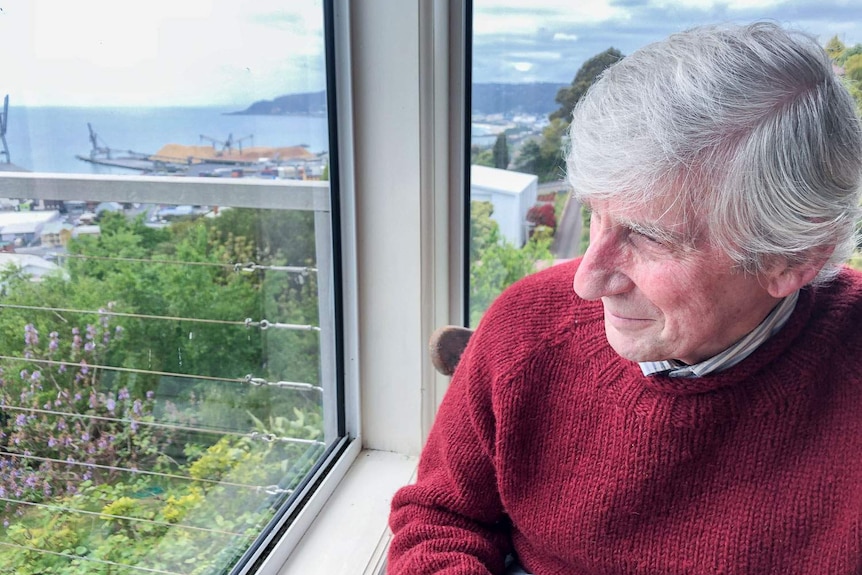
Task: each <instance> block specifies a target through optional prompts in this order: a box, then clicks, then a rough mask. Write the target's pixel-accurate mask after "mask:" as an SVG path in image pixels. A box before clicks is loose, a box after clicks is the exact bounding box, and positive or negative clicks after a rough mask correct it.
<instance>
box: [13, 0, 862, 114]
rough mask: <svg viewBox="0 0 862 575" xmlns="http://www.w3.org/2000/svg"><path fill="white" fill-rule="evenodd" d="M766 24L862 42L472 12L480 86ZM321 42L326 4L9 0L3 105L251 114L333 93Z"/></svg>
mask: <svg viewBox="0 0 862 575" xmlns="http://www.w3.org/2000/svg"><path fill="white" fill-rule="evenodd" d="M359 1H368V0H359ZM764 18H767V19H773V20H776V21H778V22H780V23H782V24H786V25H790V26H793V27H795V28H799V29H802V30H805V31H807V32H809V33H811V34H814V35H816V36H818V37H819V38H820V40H821V43H825V42H826V41H827V40H828V39H829V38H831V37H832V36H834V35H836V34H837V35H838V36H839V38H841V39H842V40H843V41H844V42H845V43H847V44H848V45H852V44H855V43H859V42H862V1H860V0H474V17H473V22H474V56H473V62H474V69H473V80H474V81H475V82H536V81H541V82H556V83H561V84H562V83H568V82H570V81H571V80H572V78H573V77H574V75H575V73H576V72H577V70H578V68H579V67H580V65H581V64H582V63H583V62H584V61H585V60H587V59H588V58H590V57H591V56H593V55H595V54H597V53H599V52H601V51H603V50H605V49H607V48H609V47H611V46H613V47H615V48H617V49H619V50H620V51H622V52H623V53H624V54H628V53H631V52H632V51H633V50H635V49H636V48H638V47H639V46H642V45H644V44H646V43H648V42H651V41H654V40H658V39H660V38H663V37H664V36H666V35H668V34H670V33H672V32H674V31H677V30H681V29H685V28H688V27H690V26H692V25H696V24H703V23H714V22H725V21H750V20H754V19H764ZM322 30H323V17H322V7H321V0H244V1H240V0H143V1H141V0H0V54H3V64H2V67H0V97H2V96H3V95H4V94H10V100H11V103H12V104H14V105H25V106H26V105H29V106H36V105H65V106H152V105H158V106H169V105H170V106H201V105H213V106H225V107H235V108H239V109H243V108H245V107H247V106H249V105H251V104H252V103H254V102H255V101H258V100H271V99H273V98H275V97H277V96H280V95H283V94H289V93H298V92H313V91H318V90H322V89H323V88H324V86H325V78H324V72H323V67H324V55H323V51H324V46H323V32H322Z"/></svg>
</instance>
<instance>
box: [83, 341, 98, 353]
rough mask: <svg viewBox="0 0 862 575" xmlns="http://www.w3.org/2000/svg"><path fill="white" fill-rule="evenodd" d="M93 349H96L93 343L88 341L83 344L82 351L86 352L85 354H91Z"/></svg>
mask: <svg viewBox="0 0 862 575" xmlns="http://www.w3.org/2000/svg"><path fill="white" fill-rule="evenodd" d="M95 349H96V344H95V343H93V342H92V341H88V342H87V343H85V344H84V351H86V352H87V353H92V352H93V350H95Z"/></svg>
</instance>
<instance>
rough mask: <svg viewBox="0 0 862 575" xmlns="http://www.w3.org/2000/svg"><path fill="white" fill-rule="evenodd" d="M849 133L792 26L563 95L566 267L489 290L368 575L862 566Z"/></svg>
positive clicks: (856, 185) (671, 48) (671, 45)
mask: <svg viewBox="0 0 862 575" xmlns="http://www.w3.org/2000/svg"><path fill="white" fill-rule="evenodd" d="M860 174H862V131H860V125H859V121H858V120H857V118H856V115H855V113H854V104H853V101H852V99H851V98H850V96H849V95H848V94H847V92H846V90H845V89H844V88H843V87H842V85H841V82H840V80H839V79H838V78H837V77H835V76H834V74H833V72H832V68H831V64H830V61H829V59H828V57H827V56H826V54H825V53H824V51H823V50H822V49H821V48H820V47H819V46H818V45H817V43H816V42H815V41H814V40H812V39H811V38H809V37H807V36H805V35H802V34H799V33H793V32H789V31H786V30H783V29H781V28H780V27H778V26H775V25H772V24H767V23H758V24H754V25H750V26H744V27H737V26H722V27H710V28H699V29H694V30H690V31H688V32H684V33H681V34H677V35H674V36H671V37H670V38H668V39H666V40H665V41H662V42H659V43H656V44H653V45H650V46H647V47H645V48H643V49H642V50H639V51H637V52H635V53H634V54H632V55H631V56H629V57H628V58H626V59H624V60H622V61H621V62H620V63H618V64H616V65H615V66H613V67H612V68H611V69H609V70H608V71H607V72H606V73H605V74H604V76H603V77H602V78H601V79H600V80H599V81H598V82H597V83H596V85H595V86H593V88H592V89H591V90H590V92H589V93H588V94H587V96H585V97H584V98H583V99H582V101H581V102H580V103H579V105H578V106H577V108H576V110H575V112H574V118H573V121H572V127H571V150H570V153H569V161H568V175H569V178H570V181H571V183H572V187H573V189H574V190H575V195H576V197H577V198H578V199H579V200H580V201H582V202H583V204H584V205H585V206H587V207H588V208H589V209H590V210H591V212H592V215H591V224H590V247H589V249H588V250H587V253H586V254H585V255H584V257H583V258H582V259H581V260H580V261H576V262H573V263H571V264H566V265H561V266H557V267H554V268H552V269H550V270H547V271H545V272H542V273H539V274H536V275H534V276H531V277H529V278H527V279H525V280H523V281H521V282H520V283H519V284H517V285H515V286H514V287H513V288H511V289H510V290H508V291H507V292H506V293H505V294H504V295H503V296H501V297H500V298H499V299H498V301H497V302H495V304H494V305H493V306H492V308H491V309H490V310H489V311H488V313H487V314H486V316H485V319H484V320H483V322H482V324H481V325H480V326H479V329H478V330H477V332H476V333H475V334H474V336H473V338H472V340H471V342H470V345H469V346H468V349H467V351H466V352H465V355H464V358H463V359H462V361H461V365H460V366H459V368H458V371H457V372H456V374H455V376H454V378H453V380H452V384H451V388H450V390H449V392H448V393H447V396H446V398H445V400H444V402H443V405H442V406H441V408H440V412H439V415H438V418H437V420H436V422H435V425H434V427H433V430H432V432H431V435H430V437H429V439H428V443H427V445H426V447H425V450H424V452H423V454H422V459H421V463H420V468H419V478H418V481H417V483H416V484H415V485H411V486H408V487H405V488H403V489H402V490H401V491H400V492H399V493H398V494H397V495H396V497H395V499H394V501H393V510H392V516H391V526H392V529H393V531H394V540H393V542H392V547H391V551H390V563H389V565H390V566H389V573H390V575H401V574H403V575H407V574H410V575H422V574H430V573H439V574H451V575H456V574H458V575H465V574H487V573H502V572H503V571H504V569H505V567H504V561H505V558H506V557H507V556H515V557H517V559H518V560H519V561H520V562H521V564H522V565H523V566H524V568H525V569H526V570H528V571H530V572H532V573H535V574H536V575H550V574H558V575H563V574H565V575H579V574H599V573H601V574H657V573H660V574H680V573H685V574H704V575H705V574H715V573H725V574H731V573H733V574H742V573H745V574H765V573H770V574H772V573H776V574H778V573H780V574H782V575H786V574H806V575H811V574H850V573H862V274H860V273H858V272H855V271H851V270H850V269H848V268H844V267H842V265H841V264H842V262H844V261H845V260H846V259H847V257H848V255H849V254H850V252H851V251H852V249H853V246H854V228H855V222H856V218H857V212H858V206H859V189H860Z"/></svg>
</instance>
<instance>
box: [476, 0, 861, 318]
mask: <svg viewBox="0 0 862 575" xmlns="http://www.w3.org/2000/svg"><path fill="white" fill-rule="evenodd" d="M860 16H862V13H860V8H859V7H856V6H855V5H854V6H853V7H851V6H850V5H848V4H846V3H845V4H842V5H841V7H840V8H835V9H834V10H826V9H823V10H814V11H812V10H811V7H810V2H804V1H802V0H788V1H785V2H757V3H748V2H732V1H720V0H716V1H712V0H707V1H702V2H701V1H694V0H670V1H667V2H657V3H631V2H609V1H608V2H586V3H584V2H582V3H579V4H576V3H572V2H560V1H558V0H536V1H533V0H473V47H472V49H473V69H472V79H473V91H472V127H473V129H472V138H471V159H472V161H471V163H472V164H473V167H472V168H471V175H472V181H471V190H470V194H471V195H470V197H471V206H472V209H471V216H470V219H471V238H470V242H471V249H470V324H471V325H473V326H475V325H476V324H477V323H478V321H479V319H480V318H481V316H482V314H483V313H484V311H485V309H486V308H487V306H488V305H489V304H490V302H491V301H492V300H493V299H494V298H495V297H496V296H497V295H499V294H500V292H501V291H502V290H503V289H504V288H505V287H506V286H508V285H509V284H511V283H512V282H514V281H515V280H517V279H519V278H520V277H522V276H524V275H526V274H528V273H532V272H533V271H536V270H537V269H539V268H541V267H544V266H547V265H551V264H552V263H553V262H556V261H560V260H567V259H571V258H574V257H577V256H578V255H580V254H582V253H583V252H584V250H585V249H586V246H587V243H588V238H589V229H588V220H586V219H585V218H583V217H582V214H581V210H580V207H579V206H578V205H577V204H576V203H575V202H570V201H569V193H568V187H567V184H566V182H565V180H564V176H565V163H564V155H565V149H566V140H567V134H566V132H567V129H568V118H569V115H570V114H571V110H572V108H573V107H574V104H575V102H576V101H577V99H578V98H579V97H580V95H581V94H583V92H584V91H585V90H586V89H587V88H588V87H589V85H590V84H591V83H592V82H593V81H594V80H595V78H596V76H597V75H598V74H599V73H601V71H602V70H604V69H605V68H606V67H607V66H608V65H610V64H612V63H613V62H614V61H616V60H618V59H619V58H621V57H624V56H625V55H626V54H630V53H631V52H633V51H634V50H636V49H637V48H639V47H640V46H643V45H645V44H647V43H649V42H653V41H656V40H659V39H661V38H664V37H666V36H667V35H669V34H671V33H673V32H675V31H679V30H683V29H686V28H690V27H692V26H695V25H700V24H711V23H719V22H727V21H734V22H749V21H752V20H757V19H772V20H775V21H778V22H782V23H786V24H787V25H789V26H792V27H794V28H798V29H802V30H804V31H807V32H808V33H810V34H814V35H815V36H817V37H818V38H819V40H820V41H821V42H822V44H823V45H824V46H826V47H827V48H830V53H831V54H832V55H833V57H834V59H835V64H836V71H837V72H838V73H839V74H843V75H844V79H845V81H846V82H847V84H848V86H849V87H850V90H851V92H852V93H853V94H854V96H855V97H856V98H857V101H859V102H862V72H860V70H862V56H859V54H860V53H862V26H860V25H859V24H858V23H859V22H860V20H859V17H860ZM528 175H532V176H533V178H534V179H533V180H530V179H529V176H528ZM852 263H854V264H855V265H858V266H862V256H858V255H857V256H856V257H855V258H854V260H853V262H852Z"/></svg>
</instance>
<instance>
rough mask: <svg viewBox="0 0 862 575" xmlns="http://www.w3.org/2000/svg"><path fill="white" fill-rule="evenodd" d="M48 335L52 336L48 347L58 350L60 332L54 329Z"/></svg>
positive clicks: (51, 349)
mask: <svg viewBox="0 0 862 575" xmlns="http://www.w3.org/2000/svg"><path fill="white" fill-rule="evenodd" d="M48 337H50V338H51V341H49V342H48V349H49V350H50V351H57V349H58V348H59V347H60V334H59V333H57V332H56V331H52V332H51V333H50V334H48Z"/></svg>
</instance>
